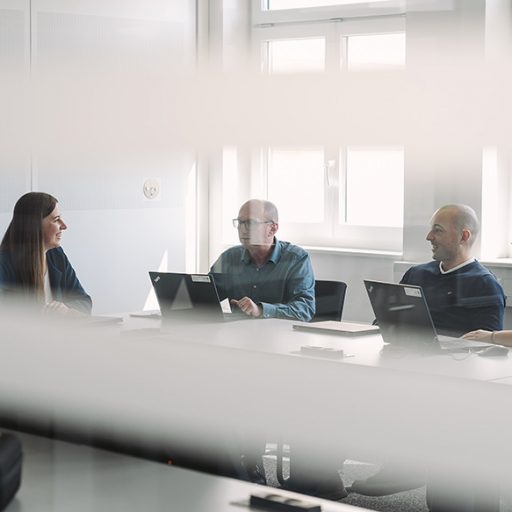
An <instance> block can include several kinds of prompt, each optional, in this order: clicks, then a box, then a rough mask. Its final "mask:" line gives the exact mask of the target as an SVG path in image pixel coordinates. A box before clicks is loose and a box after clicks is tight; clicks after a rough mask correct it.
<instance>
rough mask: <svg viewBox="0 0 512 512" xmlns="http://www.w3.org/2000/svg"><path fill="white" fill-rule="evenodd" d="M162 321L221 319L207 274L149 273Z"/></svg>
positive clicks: (216, 299)
mask: <svg viewBox="0 0 512 512" xmlns="http://www.w3.org/2000/svg"><path fill="white" fill-rule="evenodd" d="M149 277H150V278H151V282H152V283H153V288H154V290H155V293H156V297H157V299H158V304H159V306H160V311H161V312H162V318H163V319H164V320H165V319H173V320H174V319H177V318H185V319H187V318H190V317H191V316H193V317H196V319H197V320H200V319H205V320H211V319H221V320H222V318H223V313H222V308H221V305H220V301H219V296H218V294H217V289H216V287H215V283H214V281H213V278H212V276H210V275H209V274H182V273H177V272H149Z"/></svg>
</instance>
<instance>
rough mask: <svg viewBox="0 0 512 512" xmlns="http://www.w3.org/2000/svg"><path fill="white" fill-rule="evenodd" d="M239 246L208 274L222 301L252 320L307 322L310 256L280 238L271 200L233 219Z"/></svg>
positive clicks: (311, 295) (311, 306) (249, 205)
mask: <svg viewBox="0 0 512 512" xmlns="http://www.w3.org/2000/svg"><path fill="white" fill-rule="evenodd" d="M233 225H234V227H235V228H236V229H237V230H238V238H239V240H240V244H241V245H239V246H236V247H231V248H230V249H228V250H226V251H224V252H223V253H222V254H221V255H220V257H219V259H218V260H217V261H216V262H215V263H214V264H213V266H212V268H211V270H210V272H211V273H212V274H214V276H215V282H216V284H217V288H218V290H219V295H220V296H221V297H220V298H221V299H224V298H226V297H229V299H230V302H231V304H232V306H234V307H235V308H238V309H239V310H240V311H242V312H243V313H245V314H246V315H249V316H251V317H254V318H287V319H290V320H302V321H309V320H311V319H312V318H313V315H314V314H315V277H314V275H313V269H312V267H311V260H310V258H309V255H308V253H307V252H306V251H305V250H304V249H301V248H300V247H298V246H296V245H292V244H290V243H289V242H282V241H280V240H277V239H276V236H275V235H276V233H277V230H278V228H279V219H278V212H277V208H276V206H275V205H274V204H273V203H271V202H270V201H264V200H262V199H251V200H249V201H247V202H246V203H244V204H243V205H242V206H241V208H240V211H239V212H238V217H237V218H236V219H233Z"/></svg>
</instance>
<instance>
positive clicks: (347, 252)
mask: <svg viewBox="0 0 512 512" xmlns="http://www.w3.org/2000/svg"><path fill="white" fill-rule="evenodd" d="M301 247H302V248H303V249H304V250H306V251H307V252H309V253H315V254H337V255H339V256H365V257H372V258H373V257H375V258H384V259H389V260H396V259H400V258H401V257H402V253H401V252H395V251H380V250H376V249H348V248H346V247H343V248H342V247H319V246H314V245H301ZM511 261H512V260H511Z"/></svg>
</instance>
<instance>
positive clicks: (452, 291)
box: [400, 204, 505, 336]
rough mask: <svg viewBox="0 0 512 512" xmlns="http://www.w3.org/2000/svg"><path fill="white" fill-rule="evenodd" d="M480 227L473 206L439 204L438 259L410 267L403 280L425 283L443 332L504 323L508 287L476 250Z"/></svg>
mask: <svg viewBox="0 0 512 512" xmlns="http://www.w3.org/2000/svg"><path fill="white" fill-rule="evenodd" d="M478 232H479V222H478V218H477V216H476V213H475V212H474V210H473V209H472V208H470V207H469V206H466V205H463V204H449V205H446V206H443V207H441V208H439V210H437V211H436V212H435V213H434V215H433V216H432V219H431V226H430V231H429V232H428V234H427V240H428V241H429V242H430V244H431V246H432V258H433V260H434V261H431V262H430V263H424V264H422V265H416V266H414V267H412V268H410V269H409V270H408V271H407V272H406V273H405V275H404V276H403V278H402V280H401V281H400V282H401V283H403V284H413V285H419V286H421V287H422V288H423V291H424V293H425V298H426V300H427V304H428V307H429V309H430V313H431V314H432V320H433V322H434V325H435V327H436V329H437V331H438V332H439V333H441V334H451V335H454V336H461V335H462V334H464V333H466V332H468V331H473V330H476V329H486V330H489V331H497V330H501V329H502V328H503V312H504V308H505V294H504V293H503V289H502V287H501V285H500V284H499V283H498V280H497V279H496V277H495V276H494V274H492V273H491V272H490V271H489V270H488V269H486V268H485V267H484V266H482V265H481V264H480V263H479V262H478V261H476V259H475V258H474V257H473V255H472V252H473V244H474V242H475V240H476V238H477V236H478Z"/></svg>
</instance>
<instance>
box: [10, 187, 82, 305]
mask: <svg viewBox="0 0 512 512" xmlns="http://www.w3.org/2000/svg"><path fill="white" fill-rule="evenodd" d="M66 229H67V226H66V224H65V223H64V220H63V219H62V217H61V215H60V210H59V205H58V201H57V199H55V197H53V196H51V195H50V194H45V193H43V192H29V193H28V194H25V195H23V196H21V197H20V198H19V199H18V201H17V202H16V205H15V206H14V212H13V216H12V220H11V223H10V224H9V227H8V228H7V231H6V232H5V235H4V238H3V240H2V243H1V244H0V290H1V291H2V292H4V295H8V292H10V291H13V292H17V293H16V296H18V297H24V298H27V297H30V298H32V299H34V300H35V301H36V302H39V303H41V304H42V305H44V308H45V309H46V310H49V311H55V312H62V313H68V312H72V311H79V312H82V313H86V314H90V312H91V308H92V301H91V298H90V297H89V295H87V293H85V291H84V289H83V288H82V285H81V284H80V281H79V280H78V278H77V277H76V274H75V271H74V270H73V267H72V266H71V264H70V263H69V260H68V258H67V256H66V255H65V254H64V251H63V250H62V248H61V247H60V243H61V237H62V232H63V231H64V230H66Z"/></svg>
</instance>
